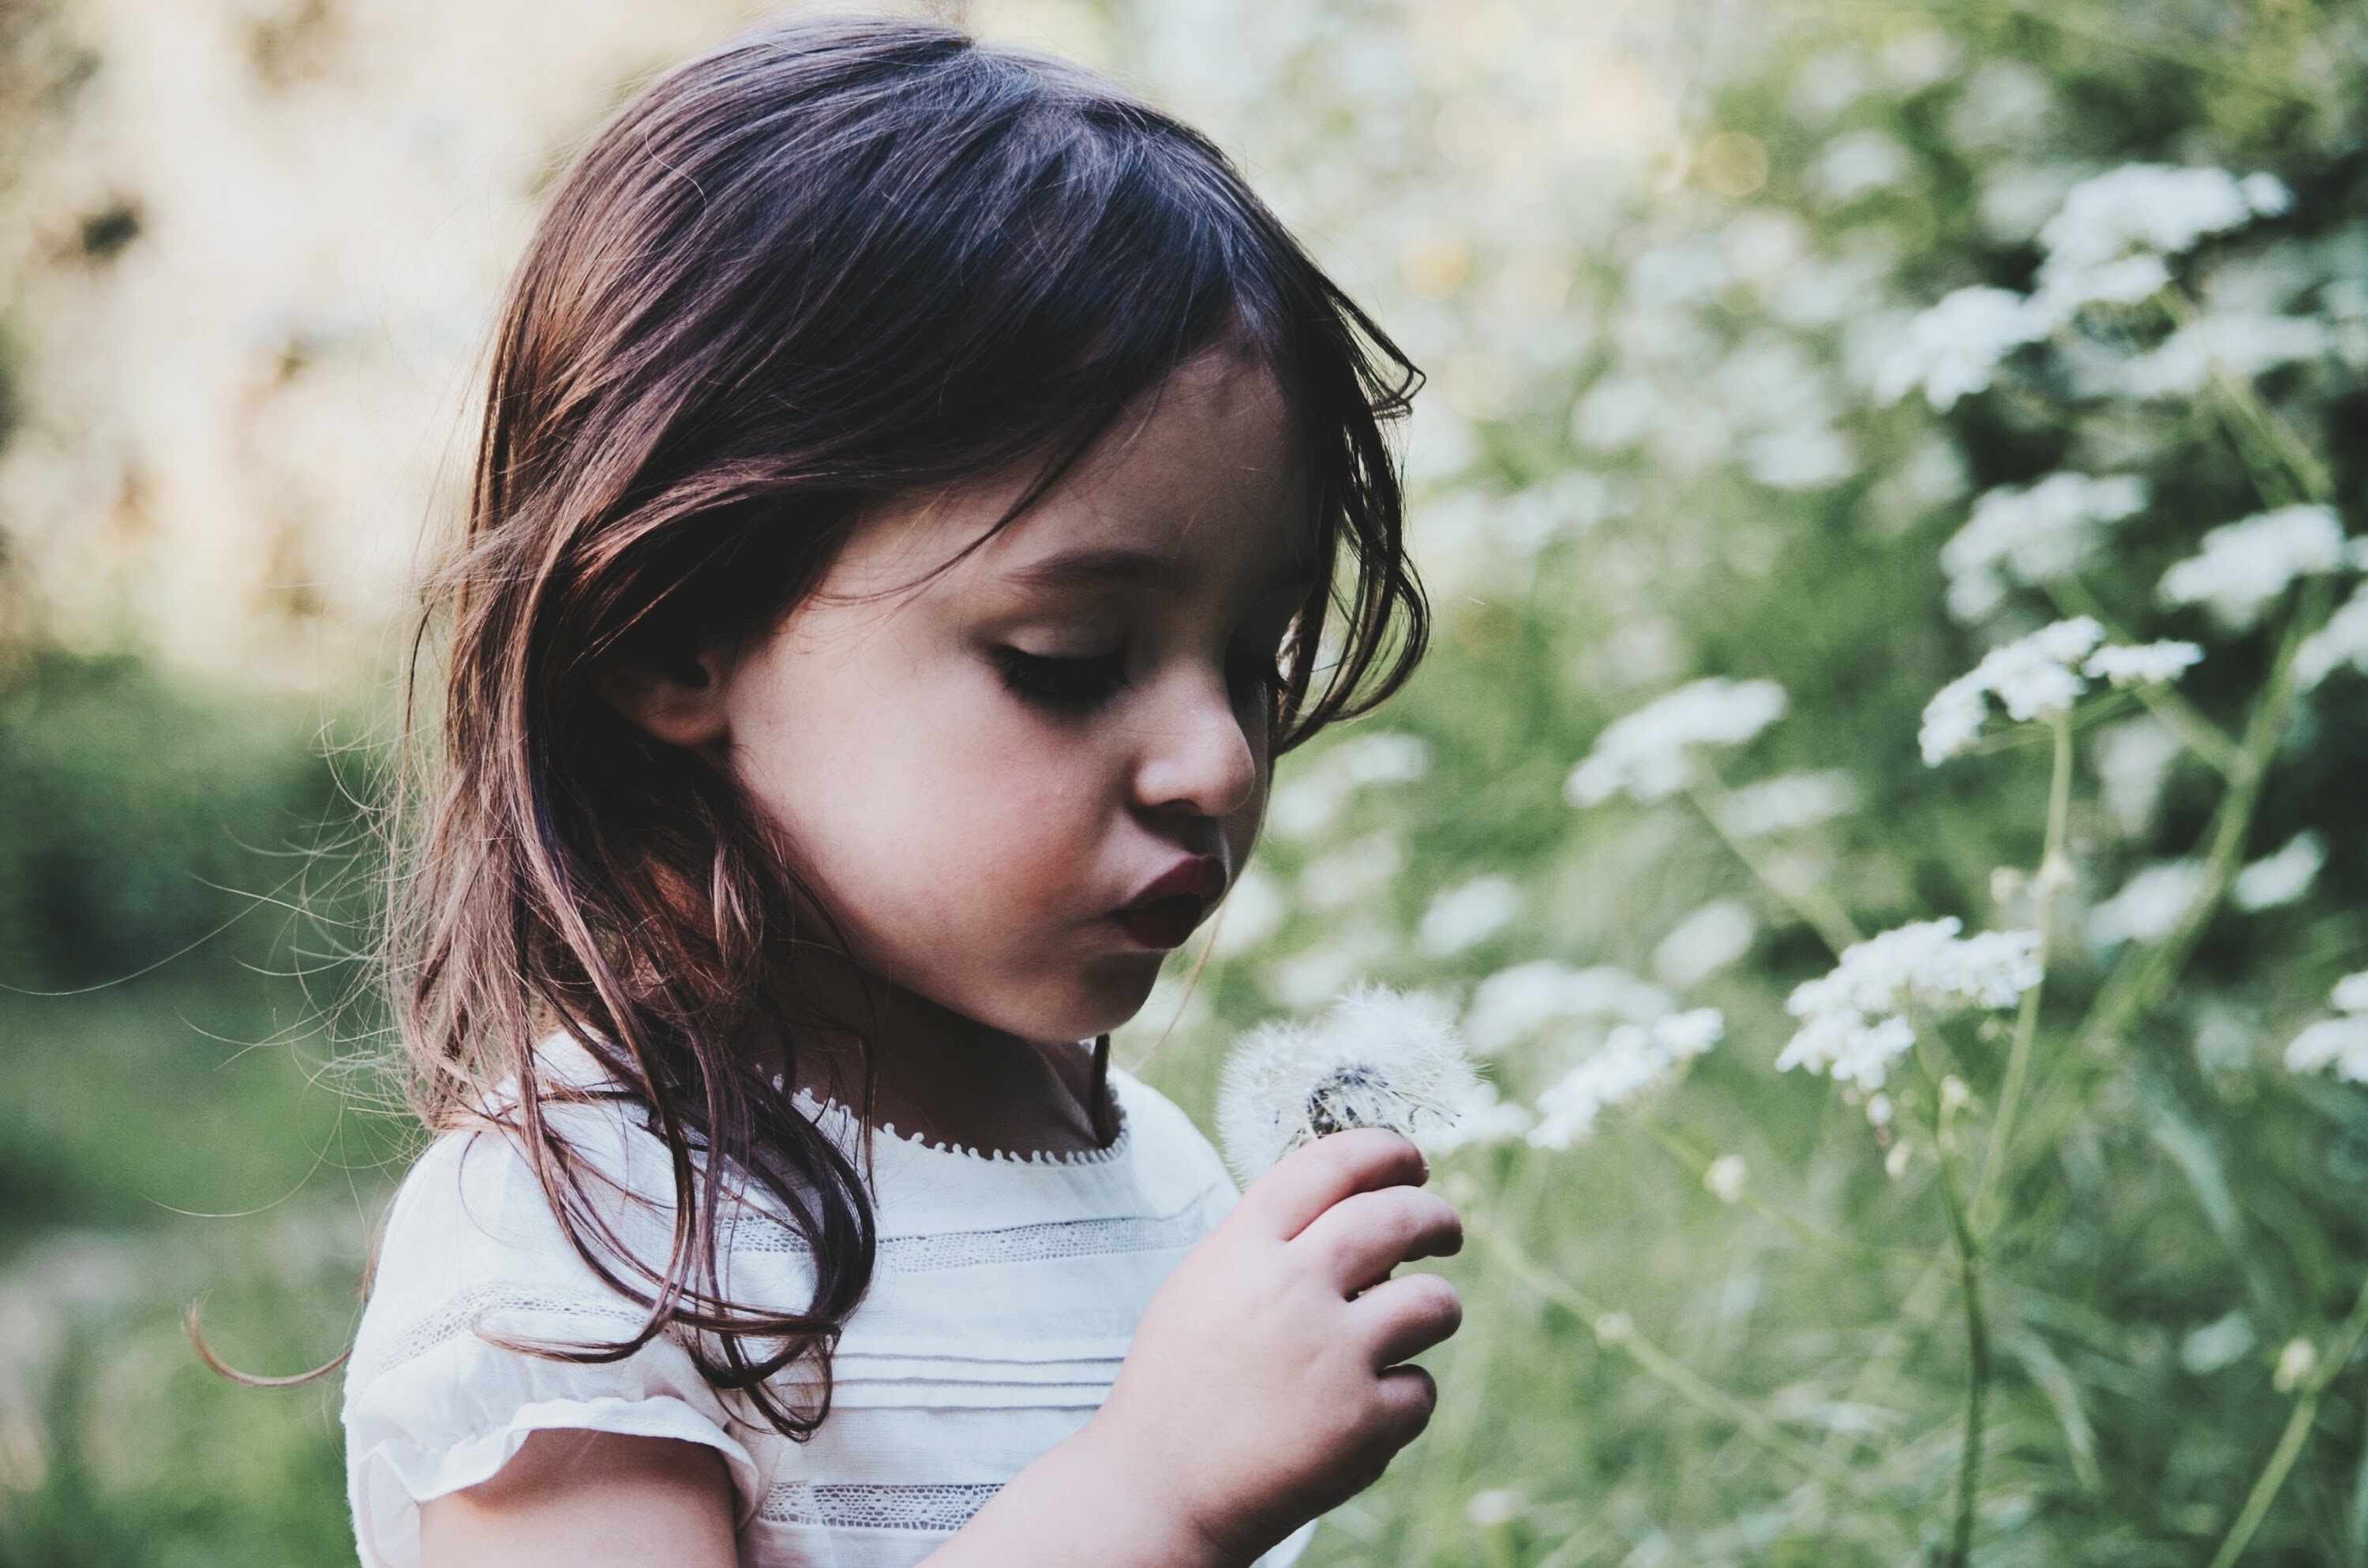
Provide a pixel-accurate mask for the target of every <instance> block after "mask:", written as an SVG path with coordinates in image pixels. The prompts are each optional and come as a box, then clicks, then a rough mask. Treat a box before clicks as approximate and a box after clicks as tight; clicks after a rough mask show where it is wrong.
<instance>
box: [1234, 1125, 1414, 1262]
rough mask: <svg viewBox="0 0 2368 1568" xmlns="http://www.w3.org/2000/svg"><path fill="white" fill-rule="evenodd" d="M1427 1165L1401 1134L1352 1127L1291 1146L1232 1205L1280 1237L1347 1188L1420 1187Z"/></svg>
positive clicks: (1311, 1217)
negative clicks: (1235, 1205) (1292, 1148)
mask: <svg viewBox="0 0 2368 1568" xmlns="http://www.w3.org/2000/svg"><path fill="white" fill-rule="evenodd" d="M1429 1176H1430V1165H1429V1162H1428V1161H1426V1160H1425V1159H1424V1158H1423V1157H1422V1151H1421V1150H1419V1149H1417V1148H1416V1147H1415V1146H1414V1144H1413V1143H1412V1142H1410V1141H1408V1140H1407V1139H1406V1137H1405V1136H1403V1135H1402V1134H1399V1133H1395V1132H1391V1131H1387V1130H1385V1129H1383V1128H1379V1127H1360V1128H1354V1129H1351V1130H1350V1131H1347V1132H1335V1133H1334V1134H1332V1135H1331V1136H1330V1137H1329V1138H1318V1139H1317V1140H1316V1141H1315V1142H1313V1143H1310V1144H1308V1145H1307V1146H1306V1147H1305V1148H1304V1149H1294V1150H1292V1152H1291V1153H1288V1154H1285V1155H1284V1156H1283V1157H1282V1158H1281V1160H1279V1161H1277V1162H1276V1163H1275V1166H1274V1168H1273V1169H1272V1170H1270V1171H1269V1172H1267V1173H1266V1175H1264V1176H1260V1177H1258V1180H1256V1181H1254V1182H1252V1183H1250V1185H1249V1189H1248V1190H1247V1191H1246V1192H1244V1193H1243V1194H1242V1201H1241V1204H1240V1206H1239V1207H1238V1208H1237V1209H1236V1210H1235V1213H1236V1214H1239V1215H1241V1216H1242V1217H1243V1218H1244V1219H1245V1220H1247V1221H1249V1222H1251V1223H1253V1224H1256V1225H1257V1226H1258V1228H1259V1229H1261V1230H1263V1231H1265V1232H1267V1233H1269V1234H1271V1235H1275V1236H1279V1237H1281V1239H1283V1240H1284V1241H1289V1240H1290V1239H1291V1238H1292V1237H1293V1236H1296V1235H1297V1234H1299V1233H1300V1232H1302V1231H1304V1230H1305V1229H1306V1228H1307V1226H1308V1224H1309V1222H1310V1221H1313V1220H1315V1217H1316V1216H1317V1215H1319V1214H1321V1213H1323V1212H1324V1211H1325V1210H1327V1209H1330V1208H1331V1207H1332V1206H1333V1205H1334V1204H1336V1203H1338V1202H1339V1201H1340V1200H1341V1199H1344V1198H1347V1197H1349V1195H1350V1194H1352V1193H1359V1192H1371V1191H1373V1190H1375V1189H1376V1188H1380V1187H1419V1186H1421V1185H1422V1184H1423V1182H1424V1181H1426V1180H1428V1179H1429Z"/></svg>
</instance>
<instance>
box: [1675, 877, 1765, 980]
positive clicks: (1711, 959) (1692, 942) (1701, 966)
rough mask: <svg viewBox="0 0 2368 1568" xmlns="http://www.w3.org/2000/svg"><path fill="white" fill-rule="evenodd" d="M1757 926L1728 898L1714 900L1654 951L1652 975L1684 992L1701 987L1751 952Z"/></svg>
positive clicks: (1741, 906) (1745, 912)
mask: <svg viewBox="0 0 2368 1568" xmlns="http://www.w3.org/2000/svg"><path fill="white" fill-rule="evenodd" d="M1758 935H1759V922H1758V921H1756V920H1754V919H1753V918H1752V917H1751V911H1749V910H1748V909H1746V908H1744V907H1743V905H1741V904H1739V903H1736V902H1735V900H1733V899H1731V898H1719V899H1713V900H1712V901H1711V902H1710V903H1705V904H1703V905H1702V907H1701V908H1700V909H1697V910H1695V911H1694V912H1693V913H1692V914H1691V915H1687V916H1686V917H1685V918H1684V919H1683V920H1680V921H1679V922H1678V923H1677V925H1676V926H1673V927H1671V929H1670V931H1669V934H1668V936H1666V937H1662V938H1661V941H1660V944H1659V945H1658V946H1657V947H1656V948H1655V949H1653V974H1654V977H1655V978H1656V979H1657V980H1659V981H1660V982H1661V983H1662V984H1664V985H1668V986H1671V987H1673V988H1675V989H1676V990H1679V991H1683V990H1686V989H1688V988H1689V987H1691V986H1695V985H1699V984H1701V983H1702V982H1703V981H1705V980H1708V979H1709V978H1710V977H1711V976H1712V975H1713V974H1716V973H1717V972H1718V971H1721V970H1723V969H1725V968H1726V967H1727V966H1729V965H1730V964H1732V963H1734V962H1735V961H1736V960H1737V959H1739V958H1741V957H1743V955H1744V954H1746V953H1748V952H1749V951H1750V950H1751V941H1752V938H1753V937H1756V936H1758Z"/></svg>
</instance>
